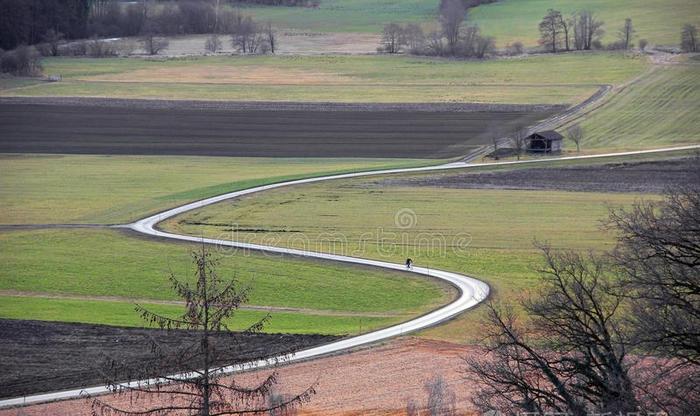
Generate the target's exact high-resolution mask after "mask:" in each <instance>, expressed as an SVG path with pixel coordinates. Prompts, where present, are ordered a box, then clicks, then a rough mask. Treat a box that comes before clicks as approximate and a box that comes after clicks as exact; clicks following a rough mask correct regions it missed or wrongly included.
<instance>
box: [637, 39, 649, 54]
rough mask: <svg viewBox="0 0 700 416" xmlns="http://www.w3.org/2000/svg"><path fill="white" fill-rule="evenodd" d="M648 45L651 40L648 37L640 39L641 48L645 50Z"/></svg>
mask: <svg viewBox="0 0 700 416" xmlns="http://www.w3.org/2000/svg"><path fill="white" fill-rule="evenodd" d="M647 45H649V41H648V40H646V39H639V50H640V51H642V52H644V50H645V49H646V48H647Z"/></svg>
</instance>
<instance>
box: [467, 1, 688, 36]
mask: <svg viewBox="0 0 700 416" xmlns="http://www.w3.org/2000/svg"><path fill="white" fill-rule="evenodd" d="M550 8H554V9H556V10H559V11H561V12H562V13H563V14H564V15H566V16H568V15H570V14H571V13H573V12H575V11H578V10H582V9H586V10H590V11H593V12H594V13H596V15H597V16H598V17H599V18H600V19H601V20H602V21H603V22H605V27H604V29H605V35H604V36H603V39H602V40H603V42H605V43H607V42H613V41H615V40H617V31H618V30H619V28H620V27H622V25H623V23H624V21H625V18H627V17H630V18H632V22H633V24H634V27H635V29H636V31H637V34H636V36H637V37H636V40H639V39H641V38H644V39H647V40H649V42H651V43H652V44H657V45H677V44H679V43H680V30H681V27H682V26H683V24H685V23H694V24H698V23H700V6H698V4H697V2H695V1H693V0H613V1H611V0H587V1H585V2H582V1H578V0H502V1H498V2H496V3H492V4H487V5H483V6H479V7H477V8H476V9H474V11H473V14H472V16H471V20H472V21H474V22H475V23H477V24H478V25H479V26H480V27H482V28H483V29H484V31H485V32H486V33H487V34H489V35H491V36H495V37H496V40H497V41H498V43H499V45H505V44H507V43H511V42H515V41H521V42H523V43H525V44H526V45H529V46H535V45H537V40H538V39H539V31H538V24H539V22H540V21H541V20H542V16H544V15H545V14H546V12H547V9H550ZM636 40H635V41H636Z"/></svg>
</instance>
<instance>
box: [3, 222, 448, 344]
mask: <svg viewBox="0 0 700 416" xmlns="http://www.w3.org/2000/svg"><path fill="white" fill-rule="evenodd" d="M196 248H197V247H196V245H189V244H179V243H171V242H162V241H152V240H147V239H143V238H140V237H137V236H135V235H126V234H124V233H123V232H120V231H116V230H108V229H82V230H32V231H4V232H0V261H1V262H2V264H3V269H2V271H1V272H0V295H4V296H6V297H12V301H11V302H7V303H6V304H5V305H3V306H0V316H1V317H5V318H23V319H50V320H69V321H77V322H91V323H108V324H126V325H136V324H138V323H139V320H138V316H137V315H136V314H131V315H129V314H128V313H127V312H126V311H128V310H129V305H132V304H133V301H135V300H138V301H139V302H144V303H148V302H149V301H151V302H152V303H155V301H159V302H167V301H177V300H178V299H177V298H176V297H175V295H174V294H173V293H172V291H171V290H170V283H169V281H168V276H169V274H170V273H174V274H175V275H177V276H178V277H179V278H180V279H183V280H187V281H191V282H193V281H194V280H193V279H194V273H193V272H192V266H191V259H190V255H189V253H190V252H191V250H193V249H196ZM215 253H216V256H217V257H218V258H219V259H220V264H219V272H220V275H222V276H228V277H235V278H236V279H238V280H239V282H240V283H241V285H242V286H244V287H250V289H251V291H250V301H249V304H250V305H254V306H261V307H274V308H291V309H292V310H290V311H287V310H283V311H273V312H272V315H273V316H277V315H278V314H279V315H280V318H279V319H280V320H279V322H278V324H277V325H276V326H275V327H273V328H272V329H271V330H273V331H281V332H285V331H289V332H292V331H296V330H297V329H298V328H299V327H301V326H302V324H303V322H304V320H305V319H307V317H308V319H309V322H308V324H306V325H307V328H306V329H305V331H307V332H315V331H316V332H328V333H343V332H344V331H346V328H347V327H348V325H354V324H355V323H359V322H360V321H362V322H364V321H365V319H366V320H367V322H368V324H369V323H370V322H374V323H375V324H377V325H380V324H381V325H383V324H385V323H387V322H400V321H403V320H406V319H408V318H410V317H411V316H414V315H416V314H420V313H423V312H426V311H428V310H430V309H433V308H435V307H437V306H438V305H440V304H442V303H446V302H447V301H449V299H450V297H451V296H453V295H454V293H453V292H452V290H451V289H449V288H447V287H445V286H442V285H439V284H438V283H436V282H432V281H426V280H425V279H420V278H416V277H412V276H410V275H407V274H403V273H386V272H384V271H378V270H374V269H370V268H362V267H350V266H343V265H338V264H335V263H327V262H317V261H308V260H301V259H295V258H290V257H284V258H283V257H280V256H266V255H262V254H257V253H250V252H244V251H234V252H231V251H216V252H215ZM62 298H63V299H62ZM2 303H5V302H4V301H3V302H2ZM21 305H26V306H27V310H26V313H24V312H23V308H22V307H21ZM42 305H43V306H42ZM52 305H53V306H52ZM63 305H66V307H67V309H66V310H61V307H62V306H63ZM159 307H161V308H164V309H166V310H169V311H176V310H178V309H179V310H181V309H182V306H179V307H178V306H175V305H170V304H166V305H160V306H159ZM112 311H120V312H118V313H117V316H115V317H110V314H111V313H112ZM115 313H116V312H115ZM261 313H262V312H259V311H245V312H244V314H248V315H250V316H259V315H260V314H261ZM322 317H323V318H328V322H324V321H323V319H322ZM251 319H253V318H251ZM336 323H337V324H338V325H339V326H338V327H334V325H336ZM285 325H287V326H285ZM319 325H320V326H319Z"/></svg>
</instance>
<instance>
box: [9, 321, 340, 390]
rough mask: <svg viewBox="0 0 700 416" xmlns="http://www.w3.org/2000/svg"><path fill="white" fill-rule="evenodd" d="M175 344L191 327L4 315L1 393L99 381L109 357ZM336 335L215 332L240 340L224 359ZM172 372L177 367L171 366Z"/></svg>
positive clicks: (146, 354) (133, 359)
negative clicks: (124, 325) (123, 325)
mask: <svg viewBox="0 0 700 416" xmlns="http://www.w3.org/2000/svg"><path fill="white" fill-rule="evenodd" d="M151 337H153V339H155V340H157V341H158V343H159V345H162V346H165V347H166V348H174V347H178V346H180V345H187V344H191V343H192V342H193V341H196V339H197V338H196V337H197V335H196V333H193V332H191V331H184V330H183V331H170V332H166V331H160V330H153V329H138V328H118V327H112V326H104V325H85V324H68V323H60V322H39V321H17V320H8V319H0V398H5V397H18V396H23V395H28V394H34V393H42V392H49V391H57V390H63V389H70V388H80V387H91V386H99V385H100V384H101V383H102V382H103V379H102V377H101V376H100V371H99V370H100V369H101V368H104V367H103V366H104V363H105V360H106V357H110V358H111V359H114V360H117V361H121V362H125V363H129V365H133V366H134V368H137V367H138V366H139V364H140V363H143V362H145V361H147V360H148V359H149V358H150V357H152V356H151V355H150V354H151V351H150V345H151V344H150V342H149V340H150V339H151ZM337 338H338V337H332V336H325V335H286V334H253V335H237V336H236V337H235V338H231V336H230V335H226V334H223V335H220V336H218V337H216V343H217V344H221V345H223V344H224V343H226V345H231V343H232V342H236V351H234V353H235V357H234V356H232V357H231V358H230V359H228V360H226V362H225V363H222V364H233V363H236V362H245V361H248V360H250V359H252V358H255V357H269V356H274V355H276V354H279V353H286V352H288V351H292V350H297V349H301V348H305V347H310V346H313V345H319V344H325V343H327V342H331V341H333V340H335V339H337ZM172 370H173V372H175V371H177V370H179V369H177V368H172Z"/></svg>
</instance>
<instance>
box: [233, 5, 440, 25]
mask: <svg viewBox="0 0 700 416" xmlns="http://www.w3.org/2000/svg"><path fill="white" fill-rule="evenodd" d="M438 1H439V0H400V1H397V0H321V4H320V6H319V7H318V8H316V9H312V8H303V7H246V8H244V9H243V11H244V12H248V13H251V14H253V15H254V16H256V17H257V18H258V19H260V20H268V21H272V22H273V23H274V24H275V25H277V26H280V27H285V28H294V29H299V30H305V31H317V32H380V31H381V30H382V27H384V24H386V23H387V22H393V21H398V22H415V23H425V22H428V21H431V20H434V18H435V17H436V14H437V5H438Z"/></svg>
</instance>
